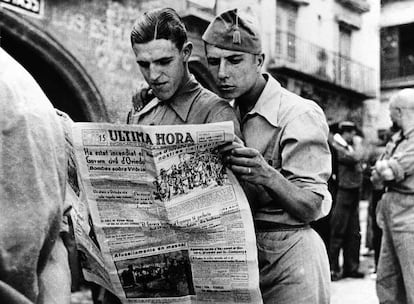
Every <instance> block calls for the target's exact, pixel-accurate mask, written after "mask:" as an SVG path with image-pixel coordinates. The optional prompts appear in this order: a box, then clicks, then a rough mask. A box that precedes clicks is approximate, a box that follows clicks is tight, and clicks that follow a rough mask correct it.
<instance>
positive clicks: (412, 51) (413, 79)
mask: <svg viewBox="0 0 414 304" xmlns="http://www.w3.org/2000/svg"><path fill="white" fill-rule="evenodd" d="M380 25H381V35H380V37H381V111H380V113H381V115H379V119H378V120H379V127H380V128H382V129H386V128H388V127H389V126H390V124H391V122H390V119H389V115H388V103H389V98H390V96H391V95H392V94H393V93H395V92H396V91H397V90H399V89H402V88H414V1H413V0H405V1H404V0H399V1H396V0H394V1H392V0H382V1H381V23H380Z"/></svg>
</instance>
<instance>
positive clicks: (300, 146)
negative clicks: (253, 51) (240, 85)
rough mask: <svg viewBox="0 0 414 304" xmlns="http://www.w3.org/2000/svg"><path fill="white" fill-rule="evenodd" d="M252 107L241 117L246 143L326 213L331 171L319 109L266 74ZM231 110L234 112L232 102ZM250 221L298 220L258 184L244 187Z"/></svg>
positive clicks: (329, 203) (325, 128) (324, 125)
mask: <svg viewBox="0 0 414 304" xmlns="http://www.w3.org/2000/svg"><path fill="white" fill-rule="evenodd" d="M264 75H265V77H266V79H267V84H266V86H265V88H264V90H263V92H262V94H261V95H260V97H259V99H258V101H257V103H256V105H255V106H254V107H253V109H252V110H251V111H250V112H249V113H247V115H246V116H245V117H244V118H243V120H242V121H241V126H242V136H243V138H244V140H245V142H246V146H248V147H252V148H255V149H257V150H258V151H259V152H260V153H261V154H262V155H263V156H264V158H265V159H266V161H267V162H268V163H269V164H270V165H271V166H272V167H274V168H275V169H277V170H278V171H279V172H280V173H282V175H283V176H284V177H286V178H287V179H288V180H289V181H290V182H292V183H293V184H295V185H296V186H298V187H299V188H303V189H307V190H310V191H312V192H315V193H317V194H319V195H320V196H322V197H323V202H322V205H321V210H320V213H321V216H325V215H327V214H328V212H329V210H330V207H331V202H332V199H331V195H330V193H329V191H328V186H327V180H328V179H329V176H330V174H331V153H330V150H329V146H328V141H327V138H328V132H329V130H328V125H327V123H326V118H325V115H324V114H323V112H322V110H321V108H320V107H319V106H318V105H317V104H316V103H314V102H313V101H311V100H307V99H304V98H301V97H299V96H298V95H295V94H293V93H291V92H289V91H287V90H286V89H284V88H282V87H281V85H280V84H279V83H278V82H277V81H276V80H275V79H274V78H273V77H272V76H270V75H268V74H264ZM236 112H239V111H238V109H237V106H236ZM247 192H248V196H249V200H250V202H251V204H252V205H253V206H254V213H255V214H254V217H255V220H263V221H270V222H276V223H283V224H291V225H292V224H301V222H300V221H299V220H298V219H297V218H295V217H294V216H292V215H291V214H288V213H287V212H285V211H283V210H282V209H281V208H280V207H279V204H278V202H277V201H274V200H273V199H272V198H271V196H270V195H269V194H268V193H267V192H266V191H265V190H264V189H263V188H261V187H248V189H247Z"/></svg>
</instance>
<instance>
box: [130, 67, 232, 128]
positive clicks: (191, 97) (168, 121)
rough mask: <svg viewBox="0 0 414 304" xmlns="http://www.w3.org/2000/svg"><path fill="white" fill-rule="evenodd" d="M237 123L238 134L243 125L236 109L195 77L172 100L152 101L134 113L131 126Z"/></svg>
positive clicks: (131, 117)
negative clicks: (238, 118) (203, 85)
mask: <svg viewBox="0 0 414 304" xmlns="http://www.w3.org/2000/svg"><path fill="white" fill-rule="evenodd" d="M221 121H233V123H234V131H235V134H236V135H240V127H239V122H238V120H237V117H236V114H235V112H234V109H233V108H232V107H231V106H230V104H229V103H228V102H227V101H225V100H224V99H222V98H220V97H218V96H217V95H216V94H214V93H212V92H210V91H209V90H207V89H205V88H203V87H202V86H201V85H200V84H199V83H198V82H197V81H196V79H195V78H194V76H192V75H191V77H190V79H189V81H188V82H187V83H186V84H185V85H184V86H183V87H182V88H181V89H179V90H178V91H177V92H176V94H174V96H173V97H172V98H171V99H169V100H164V101H161V100H159V99H158V98H154V99H152V100H151V101H150V102H149V103H148V104H146V105H145V106H144V107H143V108H142V109H141V110H139V111H138V112H135V113H132V114H131V115H130V118H129V123H130V124H142V125H178V124H204V123H213V122H221Z"/></svg>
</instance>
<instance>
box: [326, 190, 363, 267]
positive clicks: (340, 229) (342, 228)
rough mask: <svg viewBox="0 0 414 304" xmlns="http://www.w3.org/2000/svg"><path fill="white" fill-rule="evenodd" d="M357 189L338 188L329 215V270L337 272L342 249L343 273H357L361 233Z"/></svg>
mask: <svg viewBox="0 0 414 304" xmlns="http://www.w3.org/2000/svg"><path fill="white" fill-rule="evenodd" d="M359 197H360V194H359V188H353V189H344V188H338V192H337V196H336V204H335V206H334V209H333V210H332V215H331V221H330V224H331V239H330V246H329V261H330V265H331V270H333V271H339V270H340V268H339V252H340V250H341V248H342V250H343V257H344V265H343V272H344V273H350V272H354V271H358V267H359V250H360V247H361V233H360V226H359Z"/></svg>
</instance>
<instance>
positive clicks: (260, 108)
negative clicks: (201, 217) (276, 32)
mask: <svg viewBox="0 0 414 304" xmlns="http://www.w3.org/2000/svg"><path fill="white" fill-rule="evenodd" d="M203 40H204V42H205V49H206V55H207V60H208V64H209V69H210V71H211V73H212V74H213V77H214V79H215V81H216V83H217V87H218V89H219V95H220V96H222V97H224V98H227V99H234V101H235V108H236V112H237V114H238V115H239V118H240V121H241V129H242V135H243V137H244V139H245V145H246V146H244V145H242V144H240V143H233V145H232V146H230V147H227V148H225V149H223V150H222V151H223V152H224V153H227V157H226V158H227V160H228V163H229V166H230V168H231V169H232V170H233V172H234V173H235V174H236V175H237V176H238V177H239V179H240V180H241V181H242V182H243V183H244V188H245V191H246V194H247V196H248V198H249V202H250V205H251V208H252V211H253V217H254V222H255V229H256V240H257V248H258V258H259V268H260V269H259V270H260V288H261V291H262V296H263V300H264V302H265V303H282V304H284V303H289V304H290V303H306V304H308V303H315V304H321V303H322V304H323V303H329V293H330V283H329V263H328V257H327V253H326V249H325V246H324V244H323V242H322V240H321V238H320V237H319V235H318V234H317V233H316V232H315V231H314V230H312V229H311V228H310V227H309V223H310V222H311V221H313V220H315V219H318V218H320V217H322V216H324V215H326V214H327V213H328V212H329V209H330V205H331V196H330V194H329V192H328V188H327V180H328V178H329V176H330V173H331V155H330V152H329V147H328V140H327V139H328V125H327V123H326V118H325V116H324V114H323V112H322V110H321V108H320V107H319V106H318V105H316V103H314V102H313V101H311V100H307V99H303V98H301V97H299V96H297V95H295V94H293V93H291V92H289V91H287V90H285V89H284V88H282V87H281V85H280V84H279V83H278V82H277V81H276V80H275V79H274V78H273V77H272V76H271V75H270V74H267V73H262V72H261V69H262V66H263V62H264V54H263V53H262V49H261V38H260V36H259V33H258V30H257V29H256V28H255V26H254V25H253V24H252V23H250V22H249V21H248V20H247V19H246V18H243V17H241V16H240V15H239V14H238V12H237V10H230V11H227V12H225V13H223V14H221V15H220V16H217V17H216V18H215V19H214V20H213V21H212V22H211V23H210V25H209V26H208V28H207V30H206V31H205V33H204V35H203Z"/></svg>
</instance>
